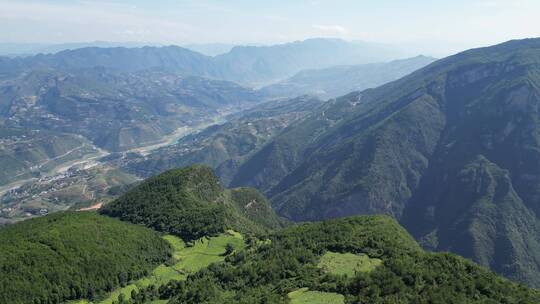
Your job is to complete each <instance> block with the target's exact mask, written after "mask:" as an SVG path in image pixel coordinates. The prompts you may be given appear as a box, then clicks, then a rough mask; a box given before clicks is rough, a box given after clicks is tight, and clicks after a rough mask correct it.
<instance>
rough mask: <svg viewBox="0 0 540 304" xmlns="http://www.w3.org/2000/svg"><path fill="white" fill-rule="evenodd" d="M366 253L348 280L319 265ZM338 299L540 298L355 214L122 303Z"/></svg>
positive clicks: (255, 246)
mask: <svg viewBox="0 0 540 304" xmlns="http://www.w3.org/2000/svg"><path fill="white" fill-rule="evenodd" d="M329 251H332V252H337V253H344V252H349V253H354V254H366V255H368V256H369V258H372V259H381V260H382V265H380V266H378V267H375V268H374V269H373V270H371V271H369V272H368V271H357V272H355V273H354V275H352V276H344V275H336V274H333V273H329V272H327V271H325V270H324V269H322V268H321V267H318V264H319V263H320V260H321V256H322V255H324V254H325V253H326V252H329ZM300 288H309V289H310V290H316V291H321V292H331V293H337V294H341V295H343V296H344V297H345V302H346V303H456V304H462V303H493V304H495V303H539V302H540V293H539V292H538V291H535V290H532V289H529V288H527V287H524V286H521V285H518V284H515V283H512V282H510V281H508V280H506V279H503V278H501V277H499V276H497V275H496V274H495V273H493V272H491V271H489V270H487V269H484V268H482V267H480V266H478V265H476V264H474V263H472V262H470V261H468V260H466V259H463V258H461V257H458V256H456V255H453V254H449V253H428V252H425V251H423V250H422V249H420V247H419V246H418V245H417V243H416V242H415V241H414V240H413V239H412V238H411V236H410V235H408V233H407V232H406V231H405V230H404V229H403V228H402V227H401V226H399V224H397V222H396V221H395V220H393V219H391V218H389V217H386V216H361V217H351V218H344V219H338V220H331V221H326V222H319V223H309V224H302V225H297V226H294V227H290V228H287V229H285V230H282V231H279V232H276V233H274V234H272V236H271V237H270V239H269V240H268V241H266V242H253V243H251V246H250V247H248V249H246V250H245V251H241V252H237V253H235V254H233V255H231V256H229V257H227V259H226V262H224V263H221V264H213V265H211V266H210V267H208V268H206V269H203V270H201V271H199V272H198V273H196V274H194V275H191V276H189V277H188V279H187V281H185V282H184V281H172V282H170V283H169V284H166V285H163V286H160V287H156V286H150V287H149V288H147V289H146V290H142V291H140V292H138V293H137V292H135V293H133V294H132V298H131V299H127V300H125V303H145V299H146V300H148V299H155V298H159V297H161V298H162V299H170V298H172V299H171V301H170V303H208V304H210V303H212V304H224V303H245V304H248V303H290V299H289V298H288V297H287V294H289V293H290V292H291V291H294V290H298V289H300Z"/></svg>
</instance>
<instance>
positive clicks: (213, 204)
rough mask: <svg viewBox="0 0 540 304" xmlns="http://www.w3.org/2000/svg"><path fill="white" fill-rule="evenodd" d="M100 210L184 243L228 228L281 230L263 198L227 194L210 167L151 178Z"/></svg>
mask: <svg viewBox="0 0 540 304" xmlns="http://www.w3.org/2000/svg"><path fill="white" fill-rule="evenodd" d="M101 212H102V213H103V214H106V215H110V216H114V217H119V218H120V219H122V220H126V221H130V222H132V223H136V224H144V225H146V226H148V227H152V228H154V229H156V230H158V231H165V232H169V233H172V234H175V235H178V236H180V237H182V239H184V240H194V239H198V238H200V237H203V236H208V235H215V234H218V233H220V232H224V231H225V230H227V229H234V230H237V231H240V232H247V233H261V232H264V231H266V230H267V229H272V228H278V227H280V226H281V220H280V219H279V218H278V217H277V216H276V215H275V214H274V212H273V210H272V209H271V207H270V205H269V203H268V201H267V200H266V199H265V198H264V196H262V195H261V194H259V193H258V192H257V191H256V190H254V189H246V188H239V189H232V190H227V189H225V188H223V187H222V186H221V184H220V183H219V180H218V179H217V177H216V176H215V175H214V173H213V171H212V169H211V168H209V167H206V166H200V165H195V166H191V167H187V168H183V169H173V170H169V171H166V172H164V173H162V174H160V175H157V176H155V177H151V178H149V179H148V180H146V181H145V182H143V183H141V184H140V185H138V186H136V187H135V188H134V189H132V190H130V191H128V192H127V193H126V194H124V195H122V196H121V197H120V198H118V199H117V200H115V201H113V202H111V203H110V204H108V205H106V206H105V207H104V208H102V210H101Z"/></svg>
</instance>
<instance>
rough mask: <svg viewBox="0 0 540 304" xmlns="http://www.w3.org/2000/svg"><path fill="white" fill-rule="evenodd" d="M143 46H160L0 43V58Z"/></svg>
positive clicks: (96, 42)
mask: <svg viewBox="0 0 540 304" xmlns="http://www.w3.org/2000/svg"><path fill="white" fill-rule="evenodd" d="M143 46H160V45H159V44H157V43H144V42H107V41H93V42H79V43H76V42H74V43H56V44H54V43H53V44H49V43H0V56H8V57H16V56H33V55H37V54H54V53H58V52H61V51H65V50H75V49H81V48H86V47H100V48H112V47H129V48H134V47H143Z"/></svg>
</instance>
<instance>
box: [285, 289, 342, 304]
mask: <svg viewBox="0 0 540 304" xmlns="http://www.w3.org/2000/svg"><path fill="white" fill-rule="evenodd" d="M288 296H289V299H290V300H291V304H343V303H345V297H344V296H343V295H340V294H338V293H331V292H321V291H310V290H308V289H307V288H301V289H298V290H296V291H293V292H290V293H289V294H288Z"/></svg>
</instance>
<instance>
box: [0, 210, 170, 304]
mask: <svg viewBox="0 0 540 304" xmlns="http://www.w3.org/2000/svg"><path fill="white" fill-rule="evenodd" d="M0 244H2V246H0V272H1V275H0V303H10V304H11V303H24V304H28V303H34V304H44V303H61V302H64V301H67V300H70V299H79V298H86V299H95V298H98V297H99V296H100V295H101V294H104V293H105V292H109V291H111V290H113V289H115V288H117V287H119V286H122V285H125V284H126V283H127V282H129V281H131V280H133V279H136V278H139V277H142V276H145V275H147V274H148V272H149V271H151V270H152V269H153V268H154V267H155V266H157V265H158V264H160V263H162V262H164V261H165V260H167V259H168V258H169V256H170V250H171V249H170V247H169V245H168V243H167V242H166V241H164V240H162V239H161V238H160V237H159V236H158V235H156V234H155V233H154V232H152V231H151V230H150V229H147V228H144V227H140V226H136V225H130V224H127V223H123V222H121V221H118V220H115V219H112V218H108V217H104V216H100V215H98V214H95V213H93V212H76V213H75V212H66V213H57V214H53V215H49V216H46V217H41V218H37V219H31V220H28V221H24V222H21V223H18V224H14V225H11V226H8V227H6V228H3V229H1V230H0Z"/></svg>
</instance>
